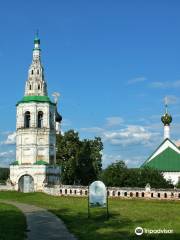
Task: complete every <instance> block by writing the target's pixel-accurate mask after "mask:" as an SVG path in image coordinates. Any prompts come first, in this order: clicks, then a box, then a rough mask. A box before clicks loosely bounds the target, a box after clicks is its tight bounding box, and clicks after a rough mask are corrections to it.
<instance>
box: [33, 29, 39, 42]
mask: <svg viewBox="0 0 180 240" xmlns="http://www.w3.org/2000/svg"><path fill="white" fill-rule="evenodd" d="M34 44H38V45H40V39H39V31H38V30H37V31H36V34H35V38H34Z"/></svg>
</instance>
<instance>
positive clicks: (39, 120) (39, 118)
mask: <svg viewBox="0 0 180 240" xmlns="http://www.w3.org/2000/svg"><path fill="white" fill-rule="evenodd" d="M42 127H43V112H41V111H40V112H38V128H42Z"/></svg>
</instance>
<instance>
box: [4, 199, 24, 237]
mask: <svg viewBox="0 0 180 240" xmlns="http://www.w3.org/2000/svg"><path fill="white" fill-rule="evenodd" d="M25 231H26V219H25V216H24V215H23V214H22V213H21V212H20V210H18V209H17V208H16V207H14V206H11V205H9V204H4V203H0V240H22V239H24V238H25Z"/></svg>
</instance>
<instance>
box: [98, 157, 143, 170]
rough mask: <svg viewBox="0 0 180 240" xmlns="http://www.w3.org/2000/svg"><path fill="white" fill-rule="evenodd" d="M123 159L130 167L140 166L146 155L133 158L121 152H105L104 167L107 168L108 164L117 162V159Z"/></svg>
mask: <svg viewBox="0 0 180 240" xmlns="http://www.w3.org/2000/svg"><path fill="white" fill-rule="evenodd" d="M119 160H122V161H124V162H125V164H126V165H127V166H128V167H137V166H140V165H141V164H142V163H143V162H144V161H145V158H144V156H133V157H131V158H125V157H123V156H122V155H120V154H116V155H113V154H103V156H102V163H103V168H106V167H107V166H108V165H110V164H112V163H115V162H116V161H119Z"/></svg>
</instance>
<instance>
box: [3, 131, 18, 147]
mask: <svg viewBox="0 0 180 240" xmlns="http://www.w3.org/2000/svg"><path fill="white" fill-rule="evenodd" d="M15 143H16V132H12V133H10V134H9V135H8V136H7V139H6V140H5V141H2V142H1V144H2V145H14V144H15Z"/></svg>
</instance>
